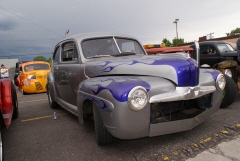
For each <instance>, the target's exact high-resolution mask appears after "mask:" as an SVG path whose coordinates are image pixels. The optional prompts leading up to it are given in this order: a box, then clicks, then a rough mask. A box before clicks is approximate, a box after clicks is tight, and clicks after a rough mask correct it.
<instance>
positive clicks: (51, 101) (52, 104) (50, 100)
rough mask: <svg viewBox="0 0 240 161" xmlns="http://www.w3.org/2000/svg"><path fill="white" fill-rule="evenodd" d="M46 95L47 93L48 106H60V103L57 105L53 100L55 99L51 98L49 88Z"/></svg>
mask: <svg viewBox="0 0 240 161" xmlns="http://www.w3.org/2000/svg"><path fill="white" fill-rule="evenodd" d="M47 95H48V103H49V106H50V107H51V108H52V109H58V108H60V105H59V104H58V103H57V102H55V101H53V100H52V93H51V92H50V90H49V89H47Z"/></svg>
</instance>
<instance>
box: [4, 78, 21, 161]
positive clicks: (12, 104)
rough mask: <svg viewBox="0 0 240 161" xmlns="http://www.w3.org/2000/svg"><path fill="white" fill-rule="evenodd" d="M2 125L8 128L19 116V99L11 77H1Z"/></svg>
mask: <svg viewBox="0 0 240 161" xmlns="http://www.w3.org/2000/svg"><path fill="white" fill-rule="evenodd" d="M0 111H1V114H0V125H1V129H2V128H8V127H9V126H10V124H11V121H12V119H16V118H17V117H18V101H17V93H16V89H15V86H14V85H13V82H12V80H11V79H9V78H7V79H0ZM0 160H2V139H1V137H0Z"/></svg>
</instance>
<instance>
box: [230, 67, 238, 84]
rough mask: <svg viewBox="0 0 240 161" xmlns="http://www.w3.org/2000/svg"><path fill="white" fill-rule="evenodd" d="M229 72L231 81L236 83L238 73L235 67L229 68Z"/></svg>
mask: <svg viewBox="0 0 240 161" xmlns="http://www.w3.org/2000/svg"><path fill="white" fill-rule="evenodd" d="M229 70H231V72H232V79H233V81H234V82H235V83H237V82H238V73H237V70H236V67H235V68H229Z"/></svg>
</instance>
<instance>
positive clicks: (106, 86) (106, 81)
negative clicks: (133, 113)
mask: <svg viewBox="0 0 240 161" xmlns="http://www.w3.org/2000/svg"><path fill="white" fill-rule="evenodd" d="M136 86H142V87H144V88H145V89H146V90H147V91H148V95H149V97H151V96H152V95H155V94H159V93H164V92H169V91H172V90H175V84H174V83H173V82H171V81H169V80H166V79H163V78H159V77H150V76H127V77H126V76H114V77H113V76H108V77H97V78H91V79H87V80H85V81H83V82H81V83H80V85H79V90H78V100H77V102H78V115H79V121H80V123H81V124H83V123H84V122H83V105H84V102H85V101H87V100H90V101H92V102H93V103H94V105H95V106H96V107H97V108H98V109H99V111H100V114H101V116H102V118H103V122H104V123H105V125H109V124H111V123H110V122H112V121H111V119H112V117H113V114H114V115H118V114H117V113H116V111H118V110H116V109H115V108H120V106H127V107H124V108H127V109H129V110H130V108H129V107H128V105H127V100H128V93H129V92H130V90H131V89H133V88H134V87H136ZM138 113H141V112H138ZM119 115H120V114H119ZM103 116H104V117H103ZM109 126H110V125H109Z"/></svg>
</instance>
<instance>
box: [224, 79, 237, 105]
mask: <svg viewBox="0 0 240 161" xmlns="http://www.w3.org/2000/svg"><path fill="white" fill-rule="evenodd" d="M225 78H226V86H225V89H224V91H223V99H222V103H221V106H220V108H226V107H228V106H230V105H231V104H232V103H233V102H234V101H235V100H236V98H237V93H238V89H237V85H236V83H235V82H234V81H233V79H231V78H230V77H229V76H227V75H225Z"/></svg>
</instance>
